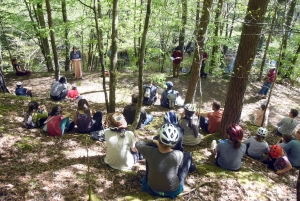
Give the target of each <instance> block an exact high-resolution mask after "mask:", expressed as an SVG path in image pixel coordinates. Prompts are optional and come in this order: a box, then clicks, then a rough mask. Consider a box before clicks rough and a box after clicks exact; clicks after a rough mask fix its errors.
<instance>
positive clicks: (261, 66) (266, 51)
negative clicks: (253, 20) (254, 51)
mask: <svg viewBox="0 0 300 201" xmlns="http://www.w3.org/2000/svg"><path fill="white" fill-rule="evenodd" d="M277 11H278V5H277V2H275V11H274V16H273V18H272V22H271V27H270V31H269V34H268V38H267V41H266V48H265V51H264V56H263V58H262V61H261V65H260V72H259V78H258V79H259V80H262V74H263V71H264V66H265V63H266V58H267V53H268V50H269V45H270V42H271V38H272V35H273V29H274V25H275V21H276V18H277Z"/></svg>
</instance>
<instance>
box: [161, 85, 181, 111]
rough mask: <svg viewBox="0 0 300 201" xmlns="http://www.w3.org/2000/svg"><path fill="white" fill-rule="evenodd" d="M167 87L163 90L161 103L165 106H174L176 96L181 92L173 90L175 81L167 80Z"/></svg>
mask: <svg viewBox="0 0 300 201" xmlns="http://www.w3.org/2000/svg"><path fill="white" fill-rule="evenodd" d="M166 85H167V89H166V90H164V91H163V93H162V94H161V97H160V105H161V106H162V107H165V108H173V107H174V106H175V103H176V98H177V97H178V96H179V92H178V91H176V90H173V82H171V81H167V82H166Z"/></svg>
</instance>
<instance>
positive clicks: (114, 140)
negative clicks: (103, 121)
mask: <svg viewBox="0 0 300 201" xmlns="http://www.w3.org/2000/svg"><path fill="white" fill-rule="evenodd" d="M104 135H105V139H106V147H107V151H106V156H105V158H104V162H105V163H106V164H108V165H109V166H110V167H112V168H114V169H117V170H130V169H131V167H132V166H133V165H134V160H133V155H132V154H131V153H130V148H135V142H136V141H135V137H134V134H133V132H131V131H126V133H125V137H124V138H121V137H120V134H119V133H117V132H114V131H111V130H110V129H106V130H105V131H104Z"/></svg>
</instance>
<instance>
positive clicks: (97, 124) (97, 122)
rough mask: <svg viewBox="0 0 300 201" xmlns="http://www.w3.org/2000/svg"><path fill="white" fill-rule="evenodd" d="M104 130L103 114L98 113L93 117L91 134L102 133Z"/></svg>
mask: <svg viewBox="0 0 300 201" xmlns="http://www.w3.org/2000/svg"><path fill="white" fill-rule="evenodd" d="M102 129H103V126H102V112H101V111H97V112H96V113H95V114H94V116H93V125H92V127H91V130H90V132H92V131H100V130H102Z"/></svg>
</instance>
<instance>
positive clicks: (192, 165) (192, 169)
mask: <svg viewBox="0 0 300 201" xmlns="http://www.w3.org/2000/svg"><path fill="white" fill-rule="evenodd" d="M196 169H197V167H196V165H195V164H194V163H192V164H191V166H190V168H189V173H192V172H194V171H195V170H196Z"/></svg>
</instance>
